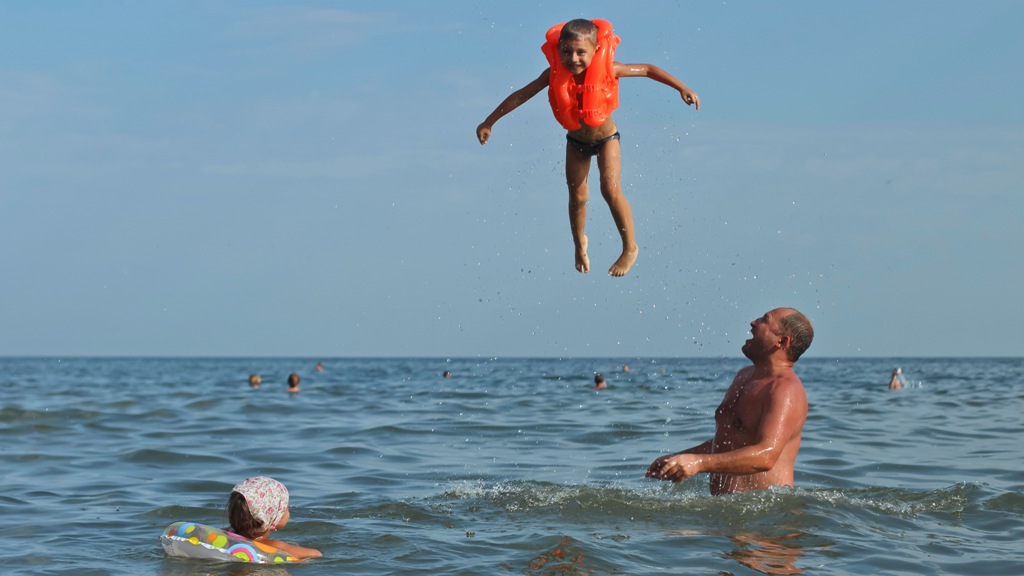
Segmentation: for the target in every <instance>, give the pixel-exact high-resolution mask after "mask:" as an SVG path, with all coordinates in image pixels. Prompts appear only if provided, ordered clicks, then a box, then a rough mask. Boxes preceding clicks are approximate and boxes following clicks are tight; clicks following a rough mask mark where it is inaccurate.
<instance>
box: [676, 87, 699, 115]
mask: <svg viewBox="0 0 1024 576" xmlns="http://www.w3.org/2000/svg"><path fill="white" fill-rule="evenodd" d="M679 95H680V96H682V97H683V102H686V105H687V106H690V105H693V107H694V108H695V109H697V110H700V98H698V97H697V93H696V92H694V91H693V90H690V89H689V88H687V89H686V90H680V91H679Z"/></svg>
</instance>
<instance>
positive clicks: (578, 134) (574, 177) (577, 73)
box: [476, 19, 700, 276]
mask: <svg viewBox="0 0 1024 576" xmlns="http://www.w3.org/2000/svg"><path fill="white" fill-rule="evenodd" d="M618 43H619V38H618V37H617V36H615V35H614V34H612V31H611V24H610V23H608V22H607V21H604V20H594V21H590V20H583V19H577V20H570V21H569V22H566V23H565V24H562V25H560V26H554V27H552V28H551V29H550V30H549V31H548V34H547V42H546V43H545V44H544V47H543V51H544V54H545V56H546V57H547V59H548V64H549V67H548V68H546V69H545V70H544V71H543V72H541V73H540V76H538V77H537V78H536V79H535V80H533V81H532V82H530V83H529V84H527V85H526V86H524V87H522V88H520V89H519V90H516V91H515V92H513V93H512V94H510V95H509V96H508V97H507V98H505V100H503V101H502V102H501V104H499V105H498V107H497V108H495V109H494V111H493V112H491V114H490V115H489V116H488V117H487V119H486V120H484V121H483V122H482V123H481V124H480V125H479V126H477V128H476V135H477V138H478V139H479V140H480V143H481V144H486V143H487V141H488V140H489V139H490V137H491V128H492V127H493V126H494V123H495V122H497V121H498V120H499V119H501V117H503V116H505V115H506V114H508V113H509V112H511V111H513V110H515V109H516V108H518V107H519V106H520V105H522V104H523V103H524V102H526V101H527V100H529V99H530V98H533V97H534V96H536V95H537V94H538V93H539V92H540V91H541V90H543V89H544V88H548V99H549V101H550V103H551V108H552V111H553V112H554V113H555V118H556V119H557V120H558V121H559V123H560V124H562V127H564V128H565V129H566V130H568V133H567V134H566V140H567V144H566V148H565V177H566V181H567V183H568V185H569V227H570V229H571V231H572V240H573V243H574V244H575V246H576V270H578V271H580V272H584V273H585V272H589V271H590V258H589V257H588V255H587V235H586V234H585V233H584V227H585V226H586V222H587V198H588V196H589V190H588V186H587V177H588V175H589V173H590V158H591V157H592V156H597V168H598V171H599V172H600V182H601V196H603V197H604V199H605V201H606V202H607V203H608V207H609V208H610V209H611V213H612V218H613V219H614V220H615V226H616V227H617V228H618V230H619V235H620V236H621V237H622V255H620V256H619V259H618V260H616V261H615V263H614V264H612V266H611V268H609V269H608V274H610V275H611V276H625V275H626V273H627V272H629V269H630V268H632V267H633V263H634V262H636V258H637V256H638V255H639V253H640V249H639V247H638V246H637V243H636V238H635V236H634V232H633V212H632V210H631V209H630V206H629V202H627V201H626V197H625V196H623V194H622V185H621V183H620V181H619V173H620V172H621V148H620V146H619V132H618V129H617V128H616V126H615V121H614V120H612V116H611V112H612V110H614V109H615V108H616V107H617V106H618V89H619V86H618V79H619V78H622V77H633V76H646V77H648V78H650V79H652V80H656V81H658V82H661V83H662V84H665V85H667V86H671V87H672V88H674V89H675V90H677V91H678V92H679V96H680V97H682V99H683V102H685V103H686V104H687V105H691V104H692V105H693V106H694V107H695V108H696V109H698V110H699V109H700V98H698V97H697V94H696V93H695V92H693V91H692V90H690V89H689V88H687V87H686V85H685V84H683V83H682V82H680V81H679V80H678V79H677V78H675V77H674V76H672V75H671V74H669V73H668V72H665V71H664V70H662V69H661V68H658V67H657V66H654V65H653V64H620V63H618V62H615V61H614V58H615V46H616V45H618Z"/></svg>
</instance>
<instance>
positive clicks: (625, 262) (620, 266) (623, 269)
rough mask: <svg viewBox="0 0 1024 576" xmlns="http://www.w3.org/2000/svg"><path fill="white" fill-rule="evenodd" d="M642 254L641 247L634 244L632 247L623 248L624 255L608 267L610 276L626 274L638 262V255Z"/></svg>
mask: <svg viewBox="0 0 1024 576" xmlns="http://www.w3.org/2000/svg"><path fill="white" fill-rule="evenodd" d="M639 255H640V248H638V247H636V246H634V247H633V248H631V249H628V250H623V251H622V255H621V256H619V259H618V260H616V261H615V264H612V267H611V268H609V269H608V275H609V276H625V275H626V273H627V272H629V269H630V268H632V267H633V263H634V262H636V257H637V256H639Z"/></svg>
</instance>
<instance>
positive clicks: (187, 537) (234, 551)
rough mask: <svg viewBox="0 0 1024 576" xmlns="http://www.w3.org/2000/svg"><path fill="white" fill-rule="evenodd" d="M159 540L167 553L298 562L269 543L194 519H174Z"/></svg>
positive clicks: (217, 558)
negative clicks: (199, 522) (183, 520)
mask: <svg viewBox="0 0 1024 576" xmlns="http://www.w3.org/2000/svg"><path fill="white" fill-rule="evenodd" d="M160 544H162V545H163V547H164V552H167V555H168V556H178V557H182V558H210V559H213V560H223V561H225V562H256V563H260V564H283V563H285V562H301V560H300V559H298V558H295V557H294V556H289V555H288V553H286V552H283V551H281V550H278V549H277V548H274V547H273V546H267V545H266V544H263V543H260V542H256V541H254V540H249V539H248V538H244V537H242V536H239V535H238V534H234V533H232V532H228V531H227V530H221V529H219V528H213V527H211V526H206V525H204V524H196V523H195V522H175V523H174V524H171V525H170V526H168V527H167V529H166V530H164V533H163V534H162V535H161V536H160Z"/></svg>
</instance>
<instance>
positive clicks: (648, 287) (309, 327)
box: [0, 0, 1024, 359]
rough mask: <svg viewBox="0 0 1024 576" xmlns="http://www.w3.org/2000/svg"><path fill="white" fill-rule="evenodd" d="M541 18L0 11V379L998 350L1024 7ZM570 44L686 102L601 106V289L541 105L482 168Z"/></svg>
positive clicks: (674, 6)
mask: <svg viewBox="0 0 1024 576" xmlns="http://www.w3.org/2000/svg"><path fill="white" fill-rule="evenodd" d="M566 6H568V4H566V3H564V2H548V1H536V0H534V1H528V2H514V3H513V2H493V3H492V2H467V1H463V0H449V1H446V2H421V1H418V0H398V1H394V2H378V1H363V2H358V1H353V2H323V1H309V2H283V1H241V0H237V1H232V0H209V1H194V0H173V1H171V0H154V1H147V2H142V1H136V2H130V1H117V2H114V1H103V2H99V1H94V2H88V1H87V2H74V3H72V2H59V3H58V2H24V1H20V0H0V356H57V357H60V356H243V357H249V356H253V357H262V356H301V357H318V358H319V357H323V358H330V357H347V356H356V357H358V356H429V357H481V358H489V357H522V356H542V357H602V358H616V359H617V358H624V359H628V358H637V357H665V356H668V357H733V356H736V357H739V356H740V346H741V345H742V343H743V341H744V340H745V339H746V338H747V337H749V333H748V331H749V328H750V327H749V322H750V321H751V320H753V319H754V318H757V317H759V316H760V315H761V314H763V313H764V312H765V311H767V310H769V309H771V308H774V307H779V306H790V307H795V308H797V309H799V310H801V311H802V312H804V313H805V314H807V315H808V316H809V317H810V318H811V320H812V321H813V323H814V326H815V331H816V335H815V336H816V337H815V341H814V343H813V345H812V346H811V348H810V350H809V351H808V352H807V357H811V356H818V357H827V358H832V357H852V356H880V357H894V358H899V357H915V356H926V357H944V356H955V357H962V356H1021V355H1022V352H1024V336H1022V335H1021V326H1022V325H1024V306H1022V305H1021V301H1020V295H1021V294H1022V293H1024V257H1022V251H1024V250H1022V247H1024V230H1022V227H1021V224H1022V219H1024V101H1022V99H1021V95H1022V94H1024V74H1021V66H1022V63H1024V35H1021V34H1020V33H1019V28H1020V23H1021V22H1024V3H1021V2H1016V1H982V2H974V3H966V2H952V1H945V0H894V1H882V0H875V1H867V2H811V1H809V0H805V1H789V0H782V1H780V2H772V3H764V2H753V1H725V2H721V1H694V2H667V1H651V2H640V3H626V2H610V1H603V0H595V1H593V2H587V3H585V6H583V5H574V7H573V8H566ZM580 10H585V12H581V11H580ZM578 17H586V18H604V19H607V20H609V21H611V22H612V23H613V25H614V27H615V32H616V34H618V35H619V36H620V37H621V39H622V41H621V44H620V45H619V47H618V50H617V53H616V59H617V60H618V61H620V62H625V63H650V64H654V65H657V66H659V67H661V68H663V69H665V70H666V71H668V72H670V73H671V74H673V75H675V76H676V77H678V78H679V79H680V80H682V81H683V82H685V83H686V84H687V85H688V86H689V87H691V88H692V89H693V90H695V91H696V92H697V93H698V94H699V96H700V99H701V108H700V110H699V111H697V110H694V109H693V108H692V107H687V106H685V105H684V104H683V103H682V101H681V100H680V99H679V96H678V94H677V93H676V92H674V91H673V90H672V89H670V88H668V87H667V86H664V85H662V84H659V83H657V82H653V81H650V80H648V79H645V78H626V79H623V80H622V82H621V85H620V107H619V109H618V110H617V111H616V112H615V114H614V117H615V120H616V123H617V125H618V128H619V130H620V132H621V133H622V140H621V145H622V186H623V190H624V192H625V194H626V197H627V199H628V200H629V201H630V203H631V205H632V208H633V215H634V220H635V225H636V233H637V241H638V243H639V244H640V257H639V259H638V261H637V264H636V265H635V266H634V268H633V269H632V271H631V272H630V273H629V275H627V276H626V277H624V278H612V277H609V276H608V275H607V274H606V273H605V271H606V270H607V268H608V266H610V265H611V263H612V262H613V261H614V260H615V259H616V258H617V257H618V254H619V250H620V245H619V239H618V235H617V233H616V231H615V227H614V224H613V223H612V221H611V217H610V215H609V212H608V209H607V207H606V205H605V204H604V202H603V200H602V199H601V198H600V195H599V194H598V193H597V191H596V190H594V191H593V192H592V195H591V200H590V204H589V222H588V224H587V233H588V236H589V238H590V250H589V252H590V260H591V266H592V270H591V272H590V273H589V274H586V275H583V274H579V273H578V272H576V270H575V269H574V266H573V263H574V259H573V247H572V240H571V236H570V234H569V226H568V215H567V198H568V195H567V192H566V188H565V180H564V148H565V140H564V130H563V129H561V128H560V127H559V125H558V124H557V123H556V122H555V120H554V118H553V116H552V114H551V110H550V108H549V106H548V104H547V102H546V98H544V95H543V94H540V95H538V97H536V98H534V99H532V100H531V101H529V102H527V103H526V104H524V105H523V106H522V107H520V108H519V109H518V110H516V111H515V112H514V113H512V114H510V115H508V116H506V117H504V118H502V119H501V120H500V121H499V122H498V123H497V124H496V125H495V126H494V130H493V133H492V136H491V140H490V142H489V143H488V144H487V145H485V146H481V145H480V144H479V143H478V142H477V140H476V137H475V128H476V126H477V124H479V123H480V122H481V121H482V120H483V119H484V118H485V117H486V116H487V115H488V114H489V113H490V112H491V111H492V110H493V109H494V108H495V106H496V105H497V104H498V103H499V102H500V101H501V100H502V99H503V98H505V97H506V96H507V95H508V94H509V93H510V92H512V91H513V90H515V89H517V88H519V87H521V86H523V85H525V84H526V83H528V82H529V81H530V80H532V79H534V78H536V77H537V75H538V74H540V72H541V71H542V70H543V69H544V68H545V67H546V62H545V61H544V58H543V55H542V53H541V51H540V45H541V43H542V42H543V37H544V33H545V31H546V30H547V29H548V27H550V26H551V25H553V24H556V23H559V22H563V21H565V20H569V19H572V18H578ZM591 178H592V181H593V182H594V183H595V184H596V178H597V171H596V166H595V168H594V169H593V171H592V176H591Z"/></svg>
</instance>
